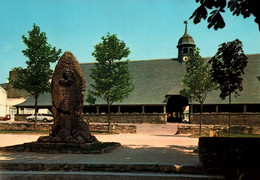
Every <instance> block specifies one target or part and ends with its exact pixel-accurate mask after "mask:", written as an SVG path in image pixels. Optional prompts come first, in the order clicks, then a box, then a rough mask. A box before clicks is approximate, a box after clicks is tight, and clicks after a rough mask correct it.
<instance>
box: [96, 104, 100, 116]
mask: <svg viewBox="0 0 260 180" xmlns="http://www.w3.org/2000/svg"><path fill="white" fill-rule="evenodd" d="M96 107H97V114H99V106H96Z"/></svg>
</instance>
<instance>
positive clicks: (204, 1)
mask: <svg viewBox="0 0 260 180" xmlns="http://www.w3.org/2000/svg"><path fill="white" fill-rule="evenodd" d="M196 2H197V3H198V2H200V6H199V7H198V8H197V9H196V10H195V11H194V12H193V14H192V16H191V17H190V19H193V22H194V23H195V24H197V23H199V22H200V21H201V19H202V18H203V19H204V20H205V19H206V18H207V17H208V9H210V10H211V12H210V16H209V17H208V19H207V21H208V28H211V27H212V26H213V27H214V29H215V30H217V29H218V28H224V27H225V22H224V19H223V17H222V15H221V13H224V12H225V8H226V7H228V8H229V10H230V11H231V12H232V14H233V15H236V16H239V15H242V16H243V17H244V18H248V17H250V16H251V15H253V16H254V17H255V22H256V23H257V24H258V27H259V30H260V11H259V8H258V7H259V1H256V0H215V1H213V0H196Z"/></svg>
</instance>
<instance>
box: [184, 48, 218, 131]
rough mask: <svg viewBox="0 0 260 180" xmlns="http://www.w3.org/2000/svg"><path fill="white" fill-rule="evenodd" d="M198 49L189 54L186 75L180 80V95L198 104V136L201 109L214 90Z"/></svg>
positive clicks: (213, 84)
mask: <svg viewBox="0 0 260 180" xmlns="http://www.w3.org/2000/svg"><path fill="white" fill-rule="evenodd" d="M199 53H200V52H199V48H194V49H193V51H192V52H191V53H190V54H189V57H190V58H189V59H190V60H189V61H188V62H187V63H186V74H185V75H184V78H183V80H182V84H183V87H184V88H183V89H182V90H181V91H180V94H181V95H182V96H184V97H186V98H187V99H189V101H190V102H191V101H197V102H199V103H200V132H199V133H200V134H201V131H202V130H201V129H202V109H203V103H204V102H205V100H206V97H207V95H208V93H209V92H211V91H213V90H214V89H216V84H215V83H214V82H212V77H211V75H210V68H209V65H208V64H207V63H206V64H205V61H204V60H203V58H202V57H201V56H200V54H199Z"/></svg>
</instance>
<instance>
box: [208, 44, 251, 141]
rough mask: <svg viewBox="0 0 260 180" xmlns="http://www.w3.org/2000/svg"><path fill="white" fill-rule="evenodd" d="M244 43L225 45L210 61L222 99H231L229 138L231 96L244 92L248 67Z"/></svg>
mask: <svg viewBox="0 0 260 180" xmlns="http://www.w3.org/2000/svg"><path fill="white" fill-rule="evenodd" d="M242 46H243V45H242V42H241V41H239V40H238V39H236V40H234V41H231V42H227V43H223V44H221V45H220V46H219V49H218V52H217V53H216V54H215V56H214V57H212V59H211V60H210V61H209V63H210V64H211V66H212V69H211V70H210V73H211V75H212V77H213V81H215V82H217V83H218V84H219V89H220V95H219V96H220V98H221V99H222V100H223V99H225V98H226V97H227V96H228V97H229V136H230V135H231V114H230V113H231V94H232V93H235V97H237V96H238V95H239V94H238V91H242V90H243V85H242V81H243V77H242V75H243V74H244V69H245V68H246V66H247V63H248V62H247V57H246V55H245V54H244V51H243V48H242Z"/></svg>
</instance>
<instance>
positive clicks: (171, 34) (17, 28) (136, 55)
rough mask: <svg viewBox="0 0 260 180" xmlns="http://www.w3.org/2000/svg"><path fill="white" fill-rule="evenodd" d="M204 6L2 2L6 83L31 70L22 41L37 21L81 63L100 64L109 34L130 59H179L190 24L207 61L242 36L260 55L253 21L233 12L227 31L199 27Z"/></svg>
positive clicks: (98, 0) (104, 0)
mask: <svg viewBox="0 0 260 180" xmlns="http://www.w3.org/2000/svg"><path fill="white" fill-rule="evenodd" d="M198 5H199V4H197V3H196V2H195V0H37V1H35V0H0V62H1V64H0V65H1V71H0V83H6V82H7V78H8V75H9V71H10V70H12V69H13V68H15V67H23V68H25V67H26V63H25V61H26V60H27V59H26V57H24V56H23V53H22V50H24V49H26V46H25V45H24V43H23V41H22V38H21V37H22V35H25V36H26V37H28V31H31V30H32V26H33V23H35V24H36V25H37V26H39V27H40V28H41V32H46V35H47V38H48V43H49V44H51V45H52V46H55V47H56V48H58V49H61V50H62V52H63V53H64V52H65V51H71V52H72V53H73V54H74V55H75V56H76V58H77V60H78V61H79V62H80V63H87V62H95V59H94V57H93V56H92V52H93V51H94V46H95V44H97V43H99V42H101V37H102V36H104V35H106V34H107V33H108V32H109V33H110V34H117V37H118V38H119V39H120V40H122V41H124V42H125V43H126V45H127V46H128V47H129V49H130V51H131V54H130V55H129V56H128V59H129V60H148V59H164V58H176V57H177V56H178V53H177V48H176V45H177V43H178V40H179V39H180V37H181V36H182V35H183V33H184V29H185V26H184V24H183V22H184V21H185V20H188V33H189V34H190V35H191V36H192V37H193V39H194V41H195V44H196V45H197V47H199V48H200V52H201V56H203V57H210V56H214V54H215V53H216V52H217V49H218V46H219V45H220V44H221V43H223V42H227V41H232V40H235V39H237V38H238V39H240V40H241V41H242V43H243V49H244V52H245V53H246V54H255V53H260V31H259V30H258V25H257V24H256V23H255V22H254V18H253V17H250V18H247V19H244V18H243V17H241V16H238V17H237V16H232V14H231V13H230V12H229V10H227V11H226V13H224V14H223V17H224V20H225V22H226V27H225V28H224V29H219V30H217V31H215V30H214V29H213V28H211V29H208V28H207V22H206V21H202V22H201V23H199V24H196V25H195V24H194V23H193V22H192V20H189V17H190V16H191V15H192V13H193V11H194V10H195V9H196V8H197V7H198ZM51 67H52V68H54V67H55V64H52V66H51Z"/></svg>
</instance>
